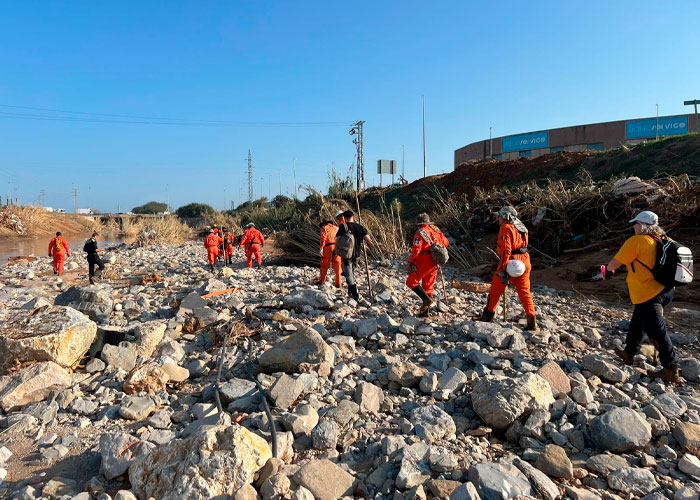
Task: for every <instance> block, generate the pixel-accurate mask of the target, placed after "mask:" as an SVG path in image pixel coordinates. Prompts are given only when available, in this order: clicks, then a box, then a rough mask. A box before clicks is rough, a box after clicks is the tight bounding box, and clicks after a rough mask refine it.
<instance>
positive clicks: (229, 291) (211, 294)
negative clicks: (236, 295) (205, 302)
mask: <svg viewBox="0 0 700 500" xmlns="http://www.w3.org/2000/svg"><path fill="white" fill-rule="evenodd" d="M236 290H240V288H238V287H235V288H227V289H226V290H218V291H216V292H211V293H208V294H206V295H202V298H203V299H209V298H211V297H218V296H219V295H224V294H227V293H231V292H235V291H236Z"/></svg>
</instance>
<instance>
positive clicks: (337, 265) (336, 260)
mask: <svg viewBox="0 0 700 500" xmlns="http://www.w3.org/2000/svg"><path fill="white" fill-rule="evenodd" d="M331 265H332V266H333V271H335V285H336V286H340V275H341V273H342V271H343V261H342V260H341V258H340V257H339V256H337V255H335V256H333V258H332V260H331Z"/></svg>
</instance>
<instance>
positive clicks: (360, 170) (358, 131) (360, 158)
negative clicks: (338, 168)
mask: <svg viewBox="0 0 700 500" xmlns="http://www.w3.org/2000/svg"><path fill="white" fill-rule="evenodd" d="M364 123H365V122H363V121H362V120H360V121H356V122H355V123H353V124H352V128H351V129H350V135H357V137H355V138H354V139H353V140H352V142H353V143H355V146H357V190H358V191H362V190H363V189H364V188H365V158H364V148H363V134H362V126H363V125H364Z"/></svg>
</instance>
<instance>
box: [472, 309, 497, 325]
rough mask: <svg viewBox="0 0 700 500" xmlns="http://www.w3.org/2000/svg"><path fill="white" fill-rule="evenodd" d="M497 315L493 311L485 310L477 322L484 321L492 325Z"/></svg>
mask: <svg viewBox="0 0 700 500" xmlns="http://www.w3.org/2000/svg"><path fill="white" fill-rule="evenodd" d="M495 314H496V313H493V312H491V311H488V310H486V309H484V311H483V312H482V313H481V316H479V317H478V318H476V321H483V322H485V323H490V322H491V321H493V317H494V315H495Z"/></svg>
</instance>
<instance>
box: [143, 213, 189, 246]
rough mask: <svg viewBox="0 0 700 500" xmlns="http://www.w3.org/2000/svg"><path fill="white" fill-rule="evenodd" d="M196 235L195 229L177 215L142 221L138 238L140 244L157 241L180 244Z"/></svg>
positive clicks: (146, 244)
mask: <svg viewBox="0 0 700 500" xmlns="http://www.w3.org/2000/svg"><path fill="white" fill-rule="evenodd" d="M193 237H194V230H193V229H192V228H191V227H189V226H188V225H187V224H184V223H182V222H180V219H178V218H177V216H174V215H171V216H166V217H158V218H148V219H142V221H141V232H140V233H139V235H138V237H137V238H136V244H137V245H139V246H148V245H152V244H155V243H162V244H174V245H177V244H180V243H183V242H184V241H186V240H188V239H191V238H193Z"/></svg>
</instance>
